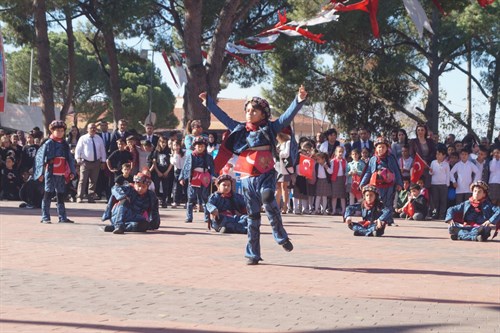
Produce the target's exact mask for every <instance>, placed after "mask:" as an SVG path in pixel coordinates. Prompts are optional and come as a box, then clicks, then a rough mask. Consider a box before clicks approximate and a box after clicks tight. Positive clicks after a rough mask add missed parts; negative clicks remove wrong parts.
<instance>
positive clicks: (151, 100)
mask: <svg viewBox="0 0 500 333" xmlns="http://www.w3.org/2000/svg"><path fill="white" fill-rule="evenodd" d="M154 57H155V50H151V77H150V86H149V121H151V111H152V109H153V76H154V69H155V66H154Z"/></svg>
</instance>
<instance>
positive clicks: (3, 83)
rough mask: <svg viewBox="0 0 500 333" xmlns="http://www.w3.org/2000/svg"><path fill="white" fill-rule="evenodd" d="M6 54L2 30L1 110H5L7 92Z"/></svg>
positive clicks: (0, 53) (0, 33) (0, 54)
mask: <svg viewBox="0 0 500 333" xmlns="http://www.w3.org/2000/svg"><path fill="white" fill-rule="evenodd" d="M4 58H5V54H4V52H3V38H2V32H1V31H0V112H4V111H5V99H6V92H7V85H6V80H5V78H6V74H5V59H4Z"/></svg>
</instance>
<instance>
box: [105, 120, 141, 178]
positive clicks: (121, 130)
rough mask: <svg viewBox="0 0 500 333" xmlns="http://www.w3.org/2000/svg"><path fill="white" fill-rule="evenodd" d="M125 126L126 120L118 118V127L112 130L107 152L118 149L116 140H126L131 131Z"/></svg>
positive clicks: (126, 124)
mask: <svg viewBox="0 0 500 333" xmlns="http://www.w3.org/2000/svg"><path fill="white" fill-rule="evenodd" d="M127 126H128V122H127V121H126V120H125V119H120V120H118V128H116V129H115V130H114V131H113V133H111V142H110V144H109V150H108V153H109V154H111V153H112V152H114V151H115V150H117V149H118V146H117V145H116V140H118V139H120V138H122V139H125V140H126V139H127V138H128V137H129V136H130V135H131V133H130V132H129V131H127ZM133 174H135V173H133Z"/></svg>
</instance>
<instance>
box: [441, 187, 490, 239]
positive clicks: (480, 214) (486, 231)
mask: <svg viewBox="0 0 500 333" xmlns="http://www.w3.org/2000/svg"><path fill="white" fill-rule="evenodd" d="M470 190H471V192H472V196H471V197H470V198H469V200H467V201H464V202H462V203H460V204H458V205H456V206H452V207H450V208H448V211H447V212H446V218H445V220H446V222H447V223H449V224H450V226H449V228H448V231H449V233H450V238H451V239H452V240H470V241H478V242H485V241H486V240H487V239H488V237H490V234H491V229H492V227H494V226H495V225H497V224H498V221H499V220H500V207H499V206H497V205H494V204H492V203H491V201H490V200H489V199H488V184H486V183H485V182H484V181H482V180H478V181H476V182H474V183H472V184H471V186H470ZM495 235H496V233H495ZM495 235H494V236H493V237H495Z"/></svg>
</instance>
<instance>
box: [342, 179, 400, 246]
mask: <svg viewBox="0 0 500 333" xmlns="http://www.w3.org/2000/svg"><path fill="white" fill-rule="evenodd" d="M358 212H361V218H362V220H361V221H360V222H354V221H353V217H354V216H356V213H358ZM344 222H345V223H347V226H348V227H349V229H351V230H353V231H354V236H375V237H380V236H382V235H383V234H384V231H385V226H386V224H391V223H392V222H393V220H392V212H391V210H390V209H388V208H386V207H384V204H383V202H382V201H381V200H380V199H379V194H378V190H377V188H376V187H375V186H373V185H366V186H365V187H363V199H362V201H361V203H358V204H355V205H350V206H348V207H347V209H346V211H345V214H344Z"/></svg>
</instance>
